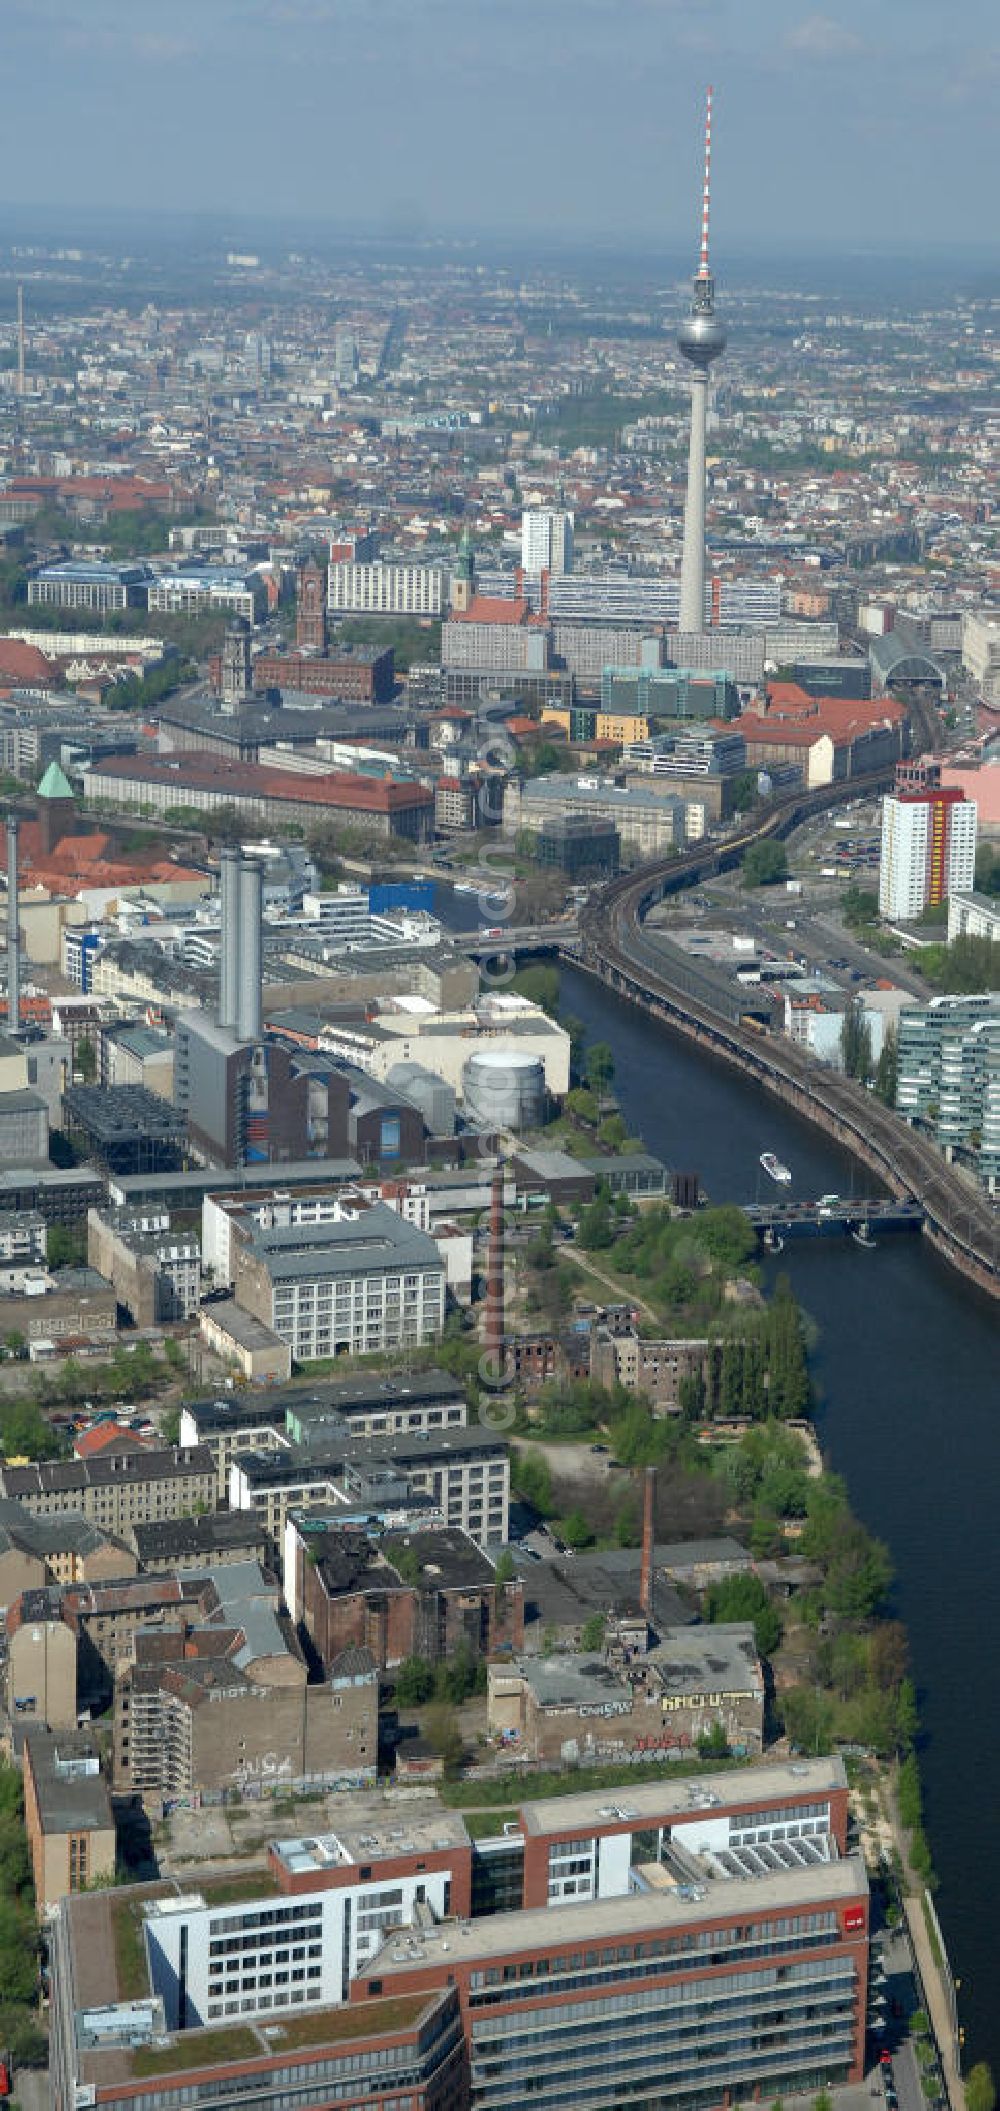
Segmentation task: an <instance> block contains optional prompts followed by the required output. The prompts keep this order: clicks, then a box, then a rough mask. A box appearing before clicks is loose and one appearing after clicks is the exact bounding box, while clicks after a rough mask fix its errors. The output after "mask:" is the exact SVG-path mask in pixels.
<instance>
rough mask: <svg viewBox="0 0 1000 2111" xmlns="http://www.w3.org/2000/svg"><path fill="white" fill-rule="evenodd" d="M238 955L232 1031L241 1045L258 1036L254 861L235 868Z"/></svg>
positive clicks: (258, 903)
mask: <svg viewBox="0 0 1000 2111" xmlns="http://www.w3.org/2000/svg"><path fill="white" fill-rule="evenodd" d="M239 889H240V919H239V928H240V953H239V960H238V961H237V964H236V1031H237V1034H238V1035H239V1038H240V1040H241V1041H259V1040H260V1033H261V933H260V915H261V891H262V890H261V870H260V866H259V865H258V864H257V861H256V859H255V858H244V859H243V860H242V862H241V864H240V868H239Z"/></svg>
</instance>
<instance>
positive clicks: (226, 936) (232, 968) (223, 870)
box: [219, 850, 242, 1029]
mask: <svg viewBox="0 0 1000 2111" xmlns="http://www.w3.org/2000/svg"><path fill="white" fill-rule="evenodd" d="M241 863H242V859H241V857H240V853H239V851H238V850H224V851H223V853H222V857H221V860H220V873H219V891H220V895H221V903H222V943H221V949H220V956H219V1025H220V1026H229V1027H232V1028H233V1029H235V1026H236V986H237V979H238V974H239V961H240V865H241Z"/></svg>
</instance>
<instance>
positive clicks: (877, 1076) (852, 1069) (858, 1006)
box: [840, 997, 899, 1107]
mask: <svg viewBox="0 0 1000 2111" xmlns="http://www.w3.org/2000/svg"><path fill="white" fill-rule="evenodd" d="M840 1053H841V1060H842V1062H843V1065H844V1071H845V1074H846V1076H847V1077H853V1078H857V1080H858V1082H859V1084H862V1085H871V1087H872V1090H873V1092H874V1093H875V1096H876V1098H877V1099H880V1100H881V1101H882V1104H883V1106H886V1107H894V1106H895V1104H896V1086H897V1083H898V1080H899V1036H898V1033H897V1031H896V1028H895V1026H893V1025H891V1024H887V1025H886V1026H885V1028H884V1031H883V1035H882V1046H881V1048H880V1049H879V1053H878V1059H877V1061H875V1060H873V1057H872V1034H871V1027H870V1026H869V1024H868V1020H867V1018H866V1017H865V1007H864V999H863V998H862V997H852V998H851V1000H850V1002H849V1004H848V1006H847V1009H846V1011H845V1013H844V1019H843V1024H842V1026H841V1029H840Z"/></svg>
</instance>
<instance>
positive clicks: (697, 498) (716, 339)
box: [677, 88, 726, 632]
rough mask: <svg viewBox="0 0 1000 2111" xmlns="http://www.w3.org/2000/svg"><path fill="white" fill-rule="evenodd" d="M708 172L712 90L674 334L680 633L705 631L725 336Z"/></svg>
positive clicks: (708, 100)
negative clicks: (679, 445) (708, 493)
mask: <svg viewBox="0 0 1000 2111" xmlns="http://www.w3.org/2000/svg"><path fill="white" fill-rule="evenodd" d="M711 173H712V90H711V88H710V89H709V91H708V98H707V105H706V112H705V180H704V183H703V185H702V194H701V258H700V261H699V264H698V270H697V273H696V275H695V280H694V285H693V287H692V291H691V312H690V314H689V315H685V317H684V320H683V322H682V323H681V324H680V327H679V329H678V332H677V344H678V348H679V350H680V351H681V352H682V353H683V355H684V357H685V359H686V360H687V361H688V362H689V364H690V366H691V369H692V372H691V444H690V447H689V450H688V479H687V497H686V499H685V501H684V548H683V553H682V556H681V612H680V626H679V627H680V629H681V630H682V631H688V632H690V631H702V630H704V628H705V406H706V401H707V397H708V370H709V367H710V366H711V364H712V361H713V360H714V359H718V358H719V355H720V353H722V352H723V351H724V350H725V346H726V333H725V330H724V328H723V326H722V324H721V322H720V321H719V318H718V316H717V315H716V312H715V280H714V279H713V277H712V274H711V272H710V270H709V268H708V204H709V191H710V186H711Z"/></svg>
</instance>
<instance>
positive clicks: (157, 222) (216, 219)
mask: <svg viewBox="0 0 1000 2111" xmlns="http://www.w3.org/2000/svg"><path fill="white" fill-rule="evenodd" d="M0 211H2V212H3V213H4V214H6V215H8V216H9V218H10V220H11V221H15V222H16V221H17V220H18V219H19V218H20V219H21V220H23V221H25V222H28V223H30V222H31V221H32V220H34V221H36V222H39V223H44V224H45V226H46V234H47V236H48V238H49V239H56V238H58V240H59V241H60V242H62V243H67V242H72V241H73V240H74V236H78V237H82V236H84V234H85V233H89V234H91V235H93V233H94V232H95V231H96V228H97V227H104V228H112V227H114V226H116V225H118V226H121V227H130V228H133V229H139V228H143V227H145V228H148V229H149V230H150V231H151V232H153V231H155V232H156V233H157V234H158V235H161V236H162V235H165V234H168V233H169V231H170V230H171V229H176V230H178V231H181V230H182V229H184V228H185V227H189V226H190V225H191V224H192V223H194V224H195V225H197V226H199V227H201V228H204V229H205V230H206V232H208V231H209V230H211V231H212V233H213V235H214V237H215V239H217V240H218V241H219V243H220V244H223V243H224V242H225V240H226V238H227V231H228V233H229V235H231V236H232V237H233V238H235V237H236V236H237V235H238V236H239V238H240V239H241V240H243V241H246V240H247V238H248V237H249V236H250V235H251V234H252V233H253V232H254V231H255V230H257V231H259V238H260V241H261V243H262V245H263V246H265V247H267V248H273V246H274V244H275V242H277V241H279V240H280V241H282V242H284V241H285V240H287V239H288V237H289V236H290V235H292V234H293V233H294V231H295V230H300V231H301V235H302V237H303V238H305V239H309V238H312V239H314V240H315V239H316V238H317V237H321V238H322V240H323V242H324V244H326V243H330V242H336V243H338V244H341V245H343V246H345V247H347V248H369V247H377V248H399V249H409V250H415V251H420V252H422V253H427V252H428V251H435V250H438V251H441V250H450V249H459V250H464V251H469V250H474V249H476V248H482V249H486V250H494V251H496V250H512V249H517V250H518V251H520V252H521V253H523V254H525V255H531V254H534V253H546V254H551V253H552V252H553V251H557V252H558V251H559V250H565V251H568V252H572V253H576V254H584V255H587V254H593V255H604V254H614V255H616V256H619V257H627V258H628V259H629V260H630V261H634V260H636V259H638V258H641V257H642V256H644V255H649V256H650V257H651V258H653V257H656V258H659V257H663V256H668V257H670V258H674V257H675V256H676V257H678V258H680V259H681V260H682V262H684V261H686V260H690V263H691V270H692V272H693V270H694V269H695V266H696V263H697V256H696V253H695V247H694V245H693V244H692V242H691V240H690V237H689V235H688V234H687V233H685V234H683V235H682V234H680V233H678V234H666V233H664V232H663V231H661V230H658V229H654V228H650V229H649V230H646V231H637V230H636V227H635V222H634V220H633V221H632V222H631V223H630V226H629V228H628V230H627V232H620V231H618V230H615V229H612V228H607V229H601V230H598V231H592V232H588V231H587V230H586V228H584V227H568V226H567V227H551V228H539V227H537V226H531V227H526V228H523V229H506V228H504V227H503V226H501V225H496V226H488V225H483V224H482V223H480V224H478V225H476V226H463V225H456V224H454V223H453V224H451V225H449V226H445V225H441V226H432V225H430V224H423V222H422V220H421V222H420V223H419V224H411V225H402V224H400V225H393V224H392V219H391V216H386V217H384V218H382V219H373V220H372V221H370V222H368V223H366V224H364V225H361V226H359V225H357V224H356V223H354V224H350V225H349V224H347V223H345V222H343V221H340V220H337V219H336V218H334V217H333V216H332V215H320V214H318V213H316V212H299V211H296V210H294V209H292V208H288V209H286V210H283V211H280V210H279V211H275V210H274V209H273V208H272V209H262V210H260V211H248V210H247V208H246V207H243V208H239V207H235V208H234V207H229V206H226V205H206V204H192V205H185V206H163V205H123V204H121V203H120V202H119V203H116V204H95V203H90V204H81V202H80V200H79V199H75V200H73V201H69V200H67V201H65V202H61V203H58V204H56V203H51V202H45V201H41V200H34V201H32V202H31V203H26V202H24V201H12V200H10V199H0ZM57 218H60V219H63V220H64V225H63V226H62V228H61V229H60V230H59V232H58V237H56V235H55V230H54V229H53V228H52V224H51V223H52V221H53V220H54V219H57ZM20 232H23V230H19V229H18V228H17V227H16V226H12V227H8V229H7V240H6V241H5V243H4V245H3V247H4V249H5V250H6V251H7V253H8V254H10V253H11V251H12V249H13V248H14V247H15V246H16V237H17V235H18V233H20ZM39 232H41V229H40V228H39ZM11 237H15V239H14V240H12V239H11ZM716 249H717V253H718V255H719V256H720V257H722V258H726V257H728V258H731V259H733V260H735V259H736V258H737V257H738V256H739V257H742V256H747V257H753V258H760V259H767V258H769V257H773V258H774V259H775V260H779V259H780V260H781V261H782V262H787V261H788V260H789V259H793V260H795V261H801V262H805V261H807V260H808V259H809V258H812V259H817V258H819V257H821V258H822V259H823V261H824V262H831V261H834V262H843V263H858V262H861V263H868V262H893V261H899V262H901V263H913V262H915V261H917V260H918V259H919V260H922V261H924V262H925V263H934V264H940V263H945V262H950V263H953V264H961V263H963V262H966V263H980V262H983V263H985V262H986V261H987V260H988V259H991V258H992V259H994V260H996V259H997V257H998V244H997V241H996V238H995V236H992V235H989V236H987V235H983V236H982V237H970V236H968V235H966V236H965V237H964V239H963V240H962V241H961V242H956V240H955V238H954V236H953V235H944V234H942V235H941V236H940V237H939V238H937V239H934V238H932V239H931V240H930V241H928V239H927V236H926V234H923V235H916V234H915V235H914V236H913V237H912V238H909V239H906V238H899V237H896V236H889V235H882V236H879V235H876V236H872V235H871V234H870V233H869V234H867V235H865V236H864V237H862V236H861V235H860V234H859V235H853V236H851V235H842V234H828V235H822V234H817V232H816V230H815V229H812V230H810V232H809V233H808V234H805V233H801V234H788V235H787V236H782V235H781V234H779V233H777V232H775V233H774V234H772V235H769V236H767V237H766V238H764V237H762V236H761V235H760V232H759V231H754V232H753V233H751V234H740V233H738V232H735V231H733V232H731V233H730V235H729V239H728V240H727V239H726V236H725V233H724V232H723V234H722V235H721V237H720V234H719V233H718V231H717V232H716Z"/></svg>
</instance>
